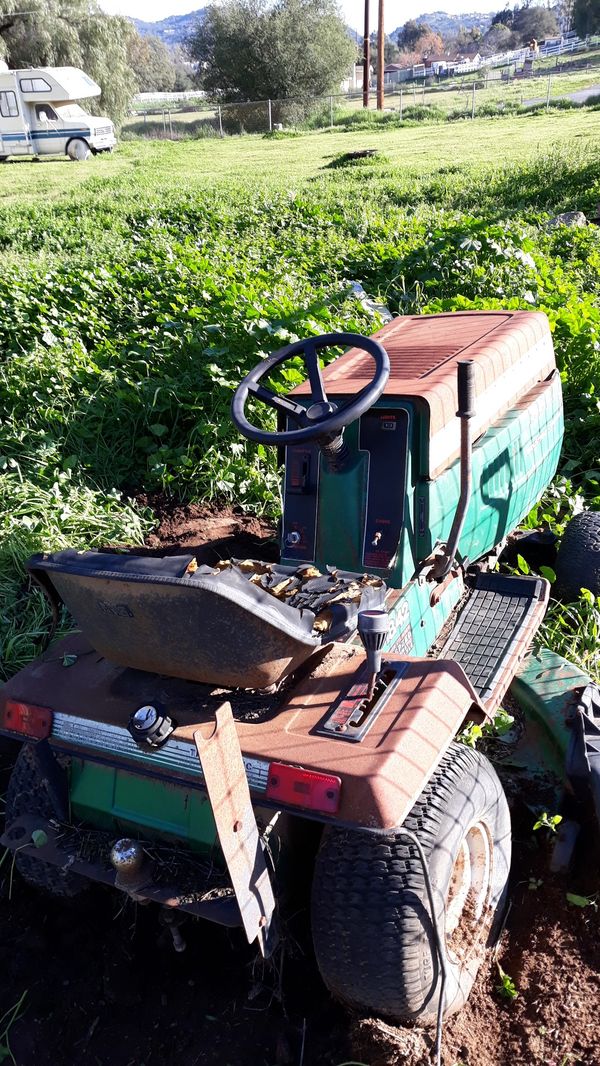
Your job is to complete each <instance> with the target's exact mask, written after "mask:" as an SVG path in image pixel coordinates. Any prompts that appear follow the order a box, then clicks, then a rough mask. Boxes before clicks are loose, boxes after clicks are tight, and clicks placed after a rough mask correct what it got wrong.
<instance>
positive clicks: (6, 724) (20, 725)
mask: <svg viewBox="0 0 600 1066" xmlns="http://www.w3.org/2000/svg"><path fill="white" fill-rule="evenodd" d="M52 718H53V715H52V711H51V710H50V708H49V707H36V705H35V704H34V703H21V702H20V701H19V700H7V701H6V703H5V704H4V710H3V712H2V717H1V721H2V727H3V728H4V729H11V730H12V731H13V733H24V734H25V736H27V737H35V739H36V740H45V739H46V737H49V736H50V733H51V731H52Z"/></svg>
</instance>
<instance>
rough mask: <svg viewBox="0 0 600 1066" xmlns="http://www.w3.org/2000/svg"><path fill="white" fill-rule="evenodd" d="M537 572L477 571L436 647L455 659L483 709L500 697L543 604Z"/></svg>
mask: <svg viewBox="0 0 600 1066" xmlns="http://www.w3.org/2000/svg"><path fill="white" fill-rule="evenodd" d="M549 590H550V586H549V583H548V582H547V581H545V580H544V579H543V578H536V577H504V576H503V575H502V574H479V576H478V577H477V580H476V582H475V588H474V590H473V594H472V595H471V597H470V598H469V600H468V601H467V604H466V605H465V607H464V608H463V610H462V611H461V613H460V615H459V617H458V621H457V623H456V625H455V627H454V629H453V630H452V632H451V633H450V636H449V637H448V639H447V641H446V643H445V644H444V646H443V648H442V649H441V651H440V653H439V657H440V659H454V660H455V661H456V662H458V663H460V665H461V666H462V668H463V670H464V671H465V673H466V675H467V677H468V678H469V681H470V682H471V684H472V685H473V687H474V689H475V690H476V692H477V693H478V695H479V697H480V699H481V701H482V703H484V704H485V705H486V706H487V707H488V709H489V710H492V709H495V708H496V707H497V706H498V704H499V703H500V701H501V699H502V697H503V695H504V693H505V691H506V689H507V687H508V685H509V683H510V681H511V680H512V677H513V675H514V673H515V671H516V669H517V666H518V664H519V662H520V661H521V659H522V658H523V656H524V655H525V653H526V652H527V649H528V646H529V643H530V641H531V639H532V637H533V636H534V634H535V632H536V630H537V629H538V627H539V625H540V622H541V621H542V618H543V617H544V613H545V610H546V603H547V600H548V594H549Z"/></svg>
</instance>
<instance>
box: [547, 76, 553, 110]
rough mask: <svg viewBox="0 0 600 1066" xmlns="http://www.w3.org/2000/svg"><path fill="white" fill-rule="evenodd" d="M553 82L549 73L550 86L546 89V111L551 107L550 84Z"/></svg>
mask: <svg viewBox="0 0 600 1066" xmlns="http://www.w3.org/2000/svg"><path fill="white" fill-rule="evenodd" d="M551 82H552V75H551V74H549V75H548V88H547V90H546V111H547V110H548V108H549V107H550V85H551Z"/></svg>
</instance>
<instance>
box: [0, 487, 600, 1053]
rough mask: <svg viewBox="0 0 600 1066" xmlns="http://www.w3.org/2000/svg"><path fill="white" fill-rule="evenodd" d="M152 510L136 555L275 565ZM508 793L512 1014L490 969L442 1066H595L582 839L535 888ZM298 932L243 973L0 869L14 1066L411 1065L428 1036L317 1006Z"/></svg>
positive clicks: (200, 933)
mask: <svg viewBox="0 0 600 1066" xmlns="http://www.w3.org/2000/svg"><path fill="white" fill-rule="evenodd" d="M153 503H154V506H156V505H157V503H158V512H159V524H158V527H157V530H156V531H155V532H154V533H153V534H152V536H151V537H150V538H149V541H148V548H149V550H151V551H153V552H155V553H157V554H158V553H167V552H175V551H177V550H178V549H179V548H183V549H184V550H185V551H186V552H187V551H193V552H194V553H196V554H198V553H199V554H200V558H201V561H205V562H208V563H210V562H214V561H215V558H226V557H230V556H237V557H239V556H243V557H246V556H248V557H255V558H263V559H270V560H272V559H275V558H276V556H277V546H276V540H275V537H274V530H273V529H272V527H271V526H270V525H269V524H268V523H267V522H265V521H263V520H261V519H256V518H253V517H250V516H247V515H244V514H242V513H237V512H236V511H234V510H225V511H216V510H213V509H211V508H207V507H197V506H191V505H190V506H186V507H178V508H175V509H172V508H171V509H169V508H168V507H167V506H166V504H164V503H163V504H161V501H153ZM208 540H210V541H211V544H210V545H207V541H208ZM3 762H4V766H2V764H3ZM9 765H10V754H9V753H4V755H3V754H2V751H1V750H0V795H2V793H3V791H4V786H5V784H6V778H7V773H8V767H9ZM507 785H508V786H509V787H508V789H507V791H508V794H509V798H510V799H511V804H512V806H513V808H514V809H513V825H514V829H515V837H516V843H515V853H514V862H513V881H512V885H511V891H510V901H511V905H510V910H509V913H508V918H507V922H506V928H505V930H504V933H503V935H502V939H501V943H500V947H499V950H498V954H497V959H498V962H499V963H500V965H501V966H502V968H503V970H504V971H505V972H506V973H507V974H508V975H509V976H510V977H511V978H512V980H513V981H514V984H515V986H516V988H517V990H518V997H517V999H516V1000H514V1001H513V1002H509V1001H508V1000H506V999H503V998H502V997H501V995H500V994H499V992H498V984H499V975H498V968H497V965H496V962H495V960H494V959H493V958H492V957H491V955H490V954H489V953H488V955H487V957H486V959H485V960H484V962H483V964H482V967H481V970H480V973H479V976H478V979H477V981H476V984H475V987H474V989H473V992H472V994H471V997H470V999H469V1002H468V1003H467V1005H466V1007H465V1008H464V1009H463V1011H462V1012H461V1013H460V1014H458V1015H455V1016H454V1017H453V1018H452V1019H450V1020H449V1021H448V1022H447V1024H446V1025H445V1030H444V1055H443V1061H444V1066H460V1064H462V1066H600V1037H599V1028H598V1008H599V1004H600V947H599V944H600V940H599V933H600V922H599V918H598V911H597V910H596V909H595V907H594V906H593V905H590V906H587V907H584V908H580V907H576V906H573V905H572V904H570V903H568V902H567V899H566V892H567V891H572V892H576V893H579V894H581V895H583V896H593V895H594V894H595V895H596V897H598V895H599V893H598V885H599V883H600V881H599V879H600V864H599V862H598V858H597V848H596V844H595V842H594V843H590V841H592V837H593V833H592V832H591V831H590V833H588V834H587V835H586V834H585V833H584V834H582V841H581V845H580V847H579V855H578V857H577V860H576V864H575V869H574V871H573V872H572V873H571V874H570V875H569V877H568V879H566V880H564V879H562V878H560V877H556V876H552V875H550V874H549V872H548V858H549V849H548V847H547V845H546V843H545V842H544V840H543V839H540V836H539V834H537V833H536V834H535V835H533V834H532V831H531V823H532V819H531V815H530V812H529V811H528V810H527V808H524V806H523V805H522V804H520V802H519V799H518V798H517V797H516V796H515V793H514V788H513V787H511V786H512V782H510V781H507ZM1 810H2V805H1V803H0V814H1ZM0 820H1V819H0ZM0 858H1V857H0ZM530 878H533V879H534V881H535V885H536V887H535V889H531V888H530V887H529V879H530ZM538 881H541V882H543V883H542V884H541V885H538V884H537V882H538ZM297 918H298V923H299V928H298V930H297V935H296V930H294V932H293V933H291V934H290V935H289V936H288V939H287V942H286V954H285V956H284V959H283V962H282V961H281V959H279V960H278V963H277V966H276V967H274V968H270V967H267V966H264V965H263V964H262V963H261V962H260V960H257V958H256V953H255V951H254V949H252V948H250V947H248V945H247V944H246V943H245V941H244V938H243V936H242V934H241V933H239V932H238V931H232V932H228V931H226V930H223V929H220V928H219V927H216V926H210V925H208V924H206V923H202V922H195V921H193V920H190V921H187V922H186V923H185V925H184V926H183V930H182V931H183V933H184V935H185V936H186V938H187V940H188V948H187V950H186V951H185V952H184V953H183V954H180V955H178V954H175V952H174V951H173V949H172V947H171V945H170V938H169V934H168V932H167V931H166V930H165V929H164V928H162V927H161V926H160V924H159V922H158V915H157V912H156V909H155V908H154V907H140V906H136V905H134V904H132V903H129V902H128V901H125V900H124V898H123V897H122V896H121V895H120V894H119V895H117V894H116V893H114V892H110V891H108V890H105V889H103V888H100V887H93V888H91V889H90V890H89V891H88V892H86V893H85V894H84V895H83V896H81V897H78V898H77V899H75V900H72V901H60V900H52V899H47V898H46V897H44V896H43V895H40V894H39V893H37V892H35V891H34V890H32V889H30V888H28V887H27V886H26V885H25V884H24V883H23V882H22V881H21V880H20V878H19V876H18V874H17V873H16V872H14V873H13V871H12V869H11V861H10V858H8V859H7V860H6V861H4V862H3V863H2V865H1V866H0V959H1V965H0V1016H1V1015H2V1013H3V1012H4V1011H5V1010H8V1009H9V1008H10V1007H12V1005H13V1004H15V1003H16V1002H17V1001H18V1000H19V999H20V997H21V995H22V994H23V993H26V995H25V999H24V1002H23V1009H22V1015H21V1017H20V1018H19V1019H18V1020H16V1021H15V1022H14V1024H13V1025H12V1026H11V1028H10V1032H9V1034H8V1041H9V1043H10V1048H11V1051H12V1055H13V1056H14V1059H13V1061H14V1062H15V1063H16V1066H79V1064H82V1066H83V1064H85V1066H88V1064H89V1066H205V1064H206V1066H341V1064H343V1063H359V1064H364V1066H397V1064H402V1066H424V1064H426V1063H427V1062H428V1061H429V1053H430V1048H431V1033H423V1032H421V1031H419V1030H418V1029H398V1028H396V1027H394V1026H391V1025H388V1024H386V1023H385V1022H381V1021H377V1020H375V1019H370V1018H366V1019H364V1018H363V1019H360V1018H358V1017H357V1016H356V1015H353V1014H352V1013H350V1012H348V1011H346V1010H344V1009H343V1008H342V1007H340V1006H339V1005H337V1004H336V1003H334V1002H333V1001H332V1000H331V998H330V997H329V995H328V993H327V992H326V990H325V988H324V986H323V984H322V983H321V981H320V978H319V975H318V973H317V970H316V966H315V964H314V961H313V959H312V956H311V953H310V949H309V941H308V938H307V937H306V929H305V922H304V918H305V915H303V914H302V913H300V914H299V915H298V916H297ZM5 1024H6V1023H2V1022H0V1062H3V1061H4V1060H5V1059H6V1061H8V1062H10V1061H11V1059H10V1058H9V1057H8V1056H7V1055H6V1054H5V1051H4V1049H5V1047H6V1037H5V1035H4V1034H3V1028H4V1025H5Z"/></svg>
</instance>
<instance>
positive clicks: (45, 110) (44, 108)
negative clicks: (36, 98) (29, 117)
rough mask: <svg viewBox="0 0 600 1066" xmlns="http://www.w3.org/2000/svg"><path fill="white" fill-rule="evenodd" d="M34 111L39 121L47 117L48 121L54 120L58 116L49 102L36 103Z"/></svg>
mask: <svg viewBox="0 0 600 1066" xmlns="http://www.w3.org/2000/svg"><path fill="white" fill-rule="evenodd" d="M35 113H36V115H37V117H38V121H39V122H43V121H44V119H48V122H54V121H55V120H56V119H57V118H58V115H57V114H56V111H55V110H54V108H53V107H50V104H36V105H35Z"/></svg>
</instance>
